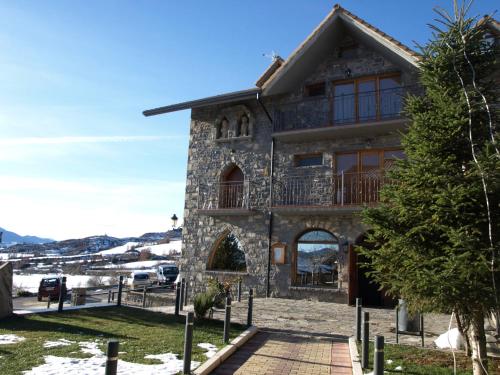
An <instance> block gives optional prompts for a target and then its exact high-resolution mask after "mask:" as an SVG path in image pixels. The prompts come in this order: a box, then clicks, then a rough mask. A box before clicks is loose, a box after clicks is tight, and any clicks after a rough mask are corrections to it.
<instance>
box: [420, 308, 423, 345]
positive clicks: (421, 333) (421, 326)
mask: <svg viewBox="0 0 500 375" xmlns="http://www.w3.org/2000/svg"><path fill="white" fill-rule="evenodd" d="M420 336H421V337H422V348H423V347H424V314H420Z"/></svg>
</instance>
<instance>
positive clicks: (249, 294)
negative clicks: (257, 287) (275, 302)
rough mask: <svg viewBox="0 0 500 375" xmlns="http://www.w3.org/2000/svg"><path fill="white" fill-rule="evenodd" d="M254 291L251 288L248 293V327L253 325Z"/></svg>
mask: <svg viewBox="0 0 500 375" xmlns="http://www.w3.org/2000/svg"><path fill="white" fill-rule="evenodd" d="M252 310H253V289H252V288H250V290H249V291H248V315H247V326H249V327H250V326H251V325H252V313H253V311H252Z"/></svg>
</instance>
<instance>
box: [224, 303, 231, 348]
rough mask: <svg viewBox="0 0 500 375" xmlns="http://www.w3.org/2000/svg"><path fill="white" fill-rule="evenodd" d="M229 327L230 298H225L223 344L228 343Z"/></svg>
mask: <svg viewBox="0 0 500 375" xmlns="http://www.w3.org/2000/svg"><path fill="white" fill-rule="evenodd" d="M230 326H231V297H230V296H227V297H226V314H225V316H224V343H228V342H229V329H230Z"/></svg>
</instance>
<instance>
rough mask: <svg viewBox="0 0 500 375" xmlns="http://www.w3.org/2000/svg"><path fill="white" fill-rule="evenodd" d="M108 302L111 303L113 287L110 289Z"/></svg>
mask: <svg viewBox="0 0 500 375" xmlns="http://www.w3.org/2000/svg"><path fill="white" fill-rule="evenodd" d="M108 303H111V289H110V290H109V291H108Z"/></svg>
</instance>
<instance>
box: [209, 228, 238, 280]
mask: <svg viewBox="0 0 500 375" xmlns="http://www.w3.org/2000/svg"><path fill="white" fill-rule="evenodd" d="M208 268H209V269H211V270H223V271H236V272H243V271H246V270H247V264H246V260H245V252H244V251H243V247H242V246H241V243H240V241H239V240H238V238H236V236H235V235H234V234H232V233H226V234H224V235H223V236H222V237H221V238H220V239H219V240H218V241H217V243H216V246H215V249H214V250H213V253H212V256H211V259H210V262H209V267H208Z"/></svg>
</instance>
